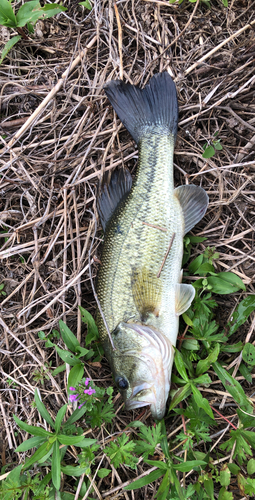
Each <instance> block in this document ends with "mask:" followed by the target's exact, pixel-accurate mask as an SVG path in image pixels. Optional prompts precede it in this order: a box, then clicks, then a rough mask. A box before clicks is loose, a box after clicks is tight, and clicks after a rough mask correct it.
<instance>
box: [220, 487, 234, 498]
mask: <svg viewBox="0 0 255 500" xmlns="http://www.w3.org/2000/svg"><path fill="white" fill-rule="evenodd" d="M233 499H234V497H233V493H231V491H227V490H226V488H225V486H223V487H222V488H221V489H220V491H219V496H218V500H233Z"/></svg>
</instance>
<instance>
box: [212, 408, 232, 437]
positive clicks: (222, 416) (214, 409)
mask: <svg viewBox="0 0 255 500" xmlns="http://www.w3.org/2000/svg"><path fill="white" fill-rule="evenodd" d="M210 407H211V408H212V410H213V411H215V412H216V413H218V415H220V417H221V418H223V419H224V420H226V422H227V423H228V424H229V425H231V426H232V427H233V429H235V431H237V427H236V426H235V425H233V424H232V423H231V422H230V421H229V420H228V418H226V417H224V415H222V414H221V413H220V412H219V411H218V410H216V408H214V407H213V406H212V405H210Z"/></svg>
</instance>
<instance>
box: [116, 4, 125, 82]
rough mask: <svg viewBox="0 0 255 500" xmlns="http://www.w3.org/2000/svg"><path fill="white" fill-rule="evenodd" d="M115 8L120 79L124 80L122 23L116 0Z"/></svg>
mask: <svg viewBox="0 0 255 500" xmlns="http://www.w3.org/2000/svg"><path fill="white" fill-rule="evenodd" d="M114 10H115V15H116V19H117V25H118V45H119V55H120V79H121V80H123V60H122V27H121V23H120V15H119V11H118V7H117V5H116V0H114Z"/></svg>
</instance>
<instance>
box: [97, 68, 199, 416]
mask: <svg viewBox="0 0 255 500" xmlns="http://www.w3.org/2000/svg"><path fill="white" fill-rule="evenodd" d="M104 90H105V93H106V96H107V98H108V99H109V101H110V103H111V105H112V107H113V108H114V110H115V111H116V113H117V115H118V117H119V118H120V120H121V121H122V123H123V125H124V126H125V128H126V129H127V131H128V132H129V133H130V134H131V136H132V137H133V139H134V140H135V142H136V143H137V145H138V151H139V157H138V166H137V171H136V174H135V177H134V180H133V182H132V177H131V174H130V172H129V171H128V169H121V170H115V171H114V173H113V174H112V176H111V179H110V180H109V179H108V180H105V179H104V180H103V181H102V186H101V190H100V193H99V196H98V200H97V210H98V215H99V218H100V221H101V225H102V228H103V230H104V243H103V250H102V256H101V266H100V269H99V273H98V281H97V297H98V300H99V303H100V308H101V312H102V313H103V314H101V313H100V312H99V310H98V312H97V317H96V322H97V326H98V330H99V335H100V339H101V341H102V344H103V347H104V351H105V355H106V357H107V359H108V361H109V364H110V367H111V370H112V374H113V378H114V381H115V383H116V385H117V388H118V389H119V391H120V393H121V395H122V397H123V399H124V401H125V406H126V409H127V410H133V409H136V408H140V407H144V406H149V407H150V411H151V414H152V417H153V418H154V419H155V420H161V419H162V418H163V417H164V415H165V412H166V404H167V399H168V396H169V390H170V382H171V372H172V365H173V360H174V354H175V346H176V341H177V335H178V329H179V316H180V315H181V314H183V313H184V312H185V311H186V310H187V309H188V308H189V307H190V305H191V302H192V300H193V298H194V295H195V290H194V287H193V286H192V285H190V284H184V283H182V258H183V237H184V235H185V234H186V233H188V232H189V231H190V230H191V229H192V228H193V227H194V226H195V225H196V224H197V223H198V222H199V221H200V220H201V219H202V217H203V216H204V214H205V212H206V210H207V206H208V195H207V193H206V192H205V190H204V189H203V188H202V187H200V186H196V185H192V184H190V185H181V186H179V187H176V188H175V186H174V175H173V155H174V146H175V141H176V136H177V127H178V101H177V92H176V87H175V84H174V82H173V80H172V78H171V76H170V75H169V73H168V72H162V73H158V74H155V75H154V76H153V77H152V78H151V79H150V81H149V83H148V84H147V85H146V86H145V87H144V88H143V89H141V88H139V87H138V86H135V85H132V84H130V83H124V82H123V81H122V80H111V81H109V82H107V83H106V84H105V86H104ZM105 323H106V324H107V327H108V330H109V333H110V336H109V334H108V332H107V328H106V326H105ZM110 337H111V338H110ZM111 340H112V341H111Z"/></svg>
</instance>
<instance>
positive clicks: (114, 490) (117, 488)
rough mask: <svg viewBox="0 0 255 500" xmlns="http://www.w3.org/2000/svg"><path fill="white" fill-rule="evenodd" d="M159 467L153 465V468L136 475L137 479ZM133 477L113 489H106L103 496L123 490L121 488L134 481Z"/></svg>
mask: <svg viewBox="0 0 255 500" xmlns="http://www.w3.org/2000/svg"><path fill="white" fill-rule="evenodd" d="M156 469H158V467H151V469H149V470H146V471H145V472H143V473H142V474H140V476H138V477H136V478H135V481H136V480H137V479H141V478H142V477H144V476H148V475H149V474H150V473H151V472H153V471H154V470H156ZM133 482H134V481H133V479H129V481H126V482H125V483H122V484H119V485H118V486H115V487H114V488H112V489H111V490H109V491H106V492H105V493H102V497H103V498H106V497H108V496H110V495H112V494H113V493H115V492H116V491H119V490H121V488H124V486H128V485H129V484H131V483H133Z"/></svg>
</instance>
